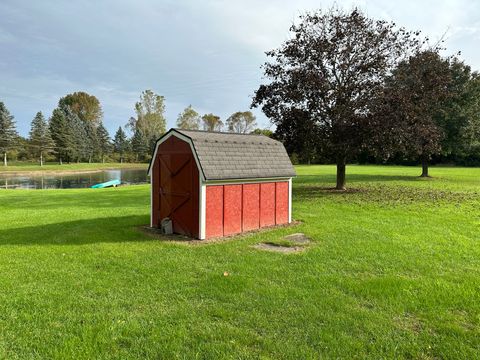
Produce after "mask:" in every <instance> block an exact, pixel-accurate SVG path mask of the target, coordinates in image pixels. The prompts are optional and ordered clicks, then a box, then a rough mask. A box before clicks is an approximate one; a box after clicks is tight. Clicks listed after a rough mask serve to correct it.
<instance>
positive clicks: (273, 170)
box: [174, 129, 296, 180]
mask: <svg viewBox="0 0 480 360" xmlns="http://www.w3.org/2000/svg"><path fill="white" fill-rule="evenodd" d="M174 131H177V132H179V133H180V134H183V135H185V136H187V137H189V138H190V139H191V140H192V142H193V146H194V148H195V151H196V153H197V156H198V160H199V162H200V166H201V167H202V171H203V174H204V175H205V179H206V180H226V179H246V178H275V177H292V176H295V175H296V173H295V169H294V168H293V166H292V163H291V161H290V159H289V157H288V155H287V152H286V150H285V147H284V146H283V144H282V143H281V142H279V141H276V140H273V139H271V138H269V137H267V136H264V135H244V134H233V133H220V132H209V131H195V130H181V129H175V130H174Z"/></svg>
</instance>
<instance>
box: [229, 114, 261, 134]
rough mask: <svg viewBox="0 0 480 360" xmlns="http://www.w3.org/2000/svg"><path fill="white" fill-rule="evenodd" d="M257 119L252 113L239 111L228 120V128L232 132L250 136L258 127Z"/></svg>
mask: <svg viewBox="0 0 480 360" xmlns="http://www.w3.org/2000/svg"><path fill="white" fill-rule="evenodd" d="M256 120H257V119H256V118H255V116H254V115H253V114H252V112H251V111H237V112H236V113H233V114H232V115H230V117H229V118H228V119H227V123H226V125H227V128H228V131H230V132H235V133H240V134H248V133H250V132H252V131H253V130H254V129H255V127H256V126H257V121H256Z"/></svg>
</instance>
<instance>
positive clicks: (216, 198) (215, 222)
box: [205, 181, 289, 238]
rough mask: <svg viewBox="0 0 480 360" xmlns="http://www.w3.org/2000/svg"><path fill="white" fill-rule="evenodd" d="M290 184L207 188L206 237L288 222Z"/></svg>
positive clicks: (255, 184) (211, 186)
mask: <svg viewBox="0 0 480 360" xmlns="http://www.w3.org/2000/svg"><path fill="white" fill-rule="evenodd" d="M288 196H289V190H288V182H283V181H282V182H277V183H275V182H271V183H249V184H235V185H233V184H232V185H207V189H206V197H207V198H206V224H205V225H206V237H207V238H212V237H220V236H225V235H232V234H237V233H240V232H243V231H249V230H254V229H258V228H259V227H264V226H271V225H275V224H284V223H287V222H288V211H289V206H288V201H289V200H288Z"/></svg>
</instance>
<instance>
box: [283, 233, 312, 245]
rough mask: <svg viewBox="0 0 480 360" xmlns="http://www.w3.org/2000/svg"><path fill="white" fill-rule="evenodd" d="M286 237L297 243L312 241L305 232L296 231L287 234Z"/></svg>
mask: <svg viewBox="0 0 480 360" xmlns="http://www.w3.org/2000/svg"><path fill="white" fill-rule="evenodd" d="M284 239H285V240H288V241H291V242H293V243H295V244H308V243H309V242H310V238H308V237H307V236H305V234H304V233H295V234H291V235H287V236H285V237H284Z"/></svg>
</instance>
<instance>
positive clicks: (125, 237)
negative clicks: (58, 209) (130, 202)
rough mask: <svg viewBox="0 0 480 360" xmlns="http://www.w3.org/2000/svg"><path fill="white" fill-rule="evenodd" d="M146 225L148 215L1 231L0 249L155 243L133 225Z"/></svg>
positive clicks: (77, 221)
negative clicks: (13, 246) (21, 246)
mask: <svg viewBox="0 0 480 360" xmlns="http://www.w3.org/2000/svg"><path fill="white" fill-rule="evenodd" d="M147 222H148V216H145V215H132V216H119V217H106V218H95V219H84V220H75V221H67V222H61V223H54V224H44V225H37V226H25V227H19V228H12V229H5V230H0V246H3V245H36V246H38V245H88V244H95V243H120V242H133V241H142V242H144V241H155V239H153V238H151V237H149V236H147V235H145V234H142V233H141V232H139V231H138V230H137V226H139V225H141V224H145V223H147Z"/></svg>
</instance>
